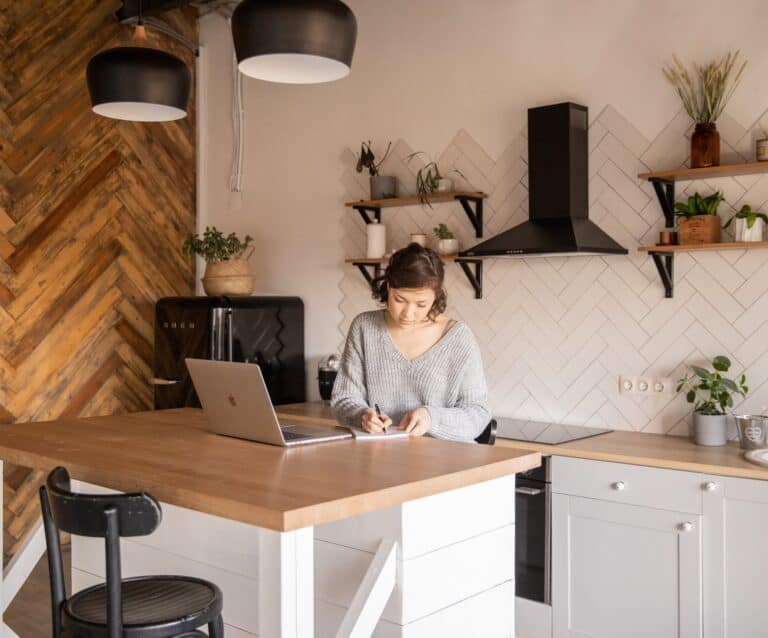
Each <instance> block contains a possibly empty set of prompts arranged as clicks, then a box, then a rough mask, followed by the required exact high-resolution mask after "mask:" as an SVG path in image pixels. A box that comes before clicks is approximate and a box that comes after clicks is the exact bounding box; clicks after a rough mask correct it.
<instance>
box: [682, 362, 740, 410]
mask: <svg viewBox="0 0 768 638" xmlns="http://www.w3.org/2000/svg"><path fill="white" fill-rule="evenodd" d="M712 367H713V368H714V370H712V371H709V370H707V369H706V368H700V367H699V366H691V371H692V372H693V374H692V375H686V376H685V377H683V378H682V379H680V380H679V381H678V382H677V391H678V392H682V391H685V398H686V400H687V401H688V403H693V404H694V407H693V409H694V411H695V412H698V413H699V414H709V415H715V414H725V411H726V409H728V408H732V407H733V395H734V394H738V395H741V396H746V395H747V392H749V388H748V387H747V385H746V383H747V377H746V375H744V374H742V375H741V377H740V378H739V380H738V381H733V380H731V379H728V378H726V377H724V376H723V375H722V374H720V373H721V372H728V370H730V368H731V360H730V359H729V358H728V357H724V356H722V355H720V356H717V357H715V358H714V359H712Z"/></svg>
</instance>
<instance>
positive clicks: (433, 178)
mask: <svg viewBox="0 0 768 638" xmlns="http://www.w3.org/2000/svg"><path fill="white" fill-rule="evenodd" d="M423 154H424V153H423V152H422V151H416V152H415V153H411V154H410V155H409V156H408V157H407V161H408V162H410V161H411V160H412V159H413V158H414V157H417V156H418V155H423ZM449 173H456V174H457V175H459V176H460V177H462V178H463V179H466V177H464V174H463V173H462V172H461V171H460V170H459V169H458V168H454V169H452V170H450V171H449ZM452 189H453V181H452V180H450V179H449V178H447V177H445V175H443V174H442V173H441V172H440V167H439V166H438V165H437V162H434V161H431V162H428V163H427V164H425V165H424V166H422V167H421V168H420V169H419V170H418V171H417V172H416V194H417V195H418V197H419V202H420V203H421V205H422V206H423V205H424V204H426V205H427V206H429V207H430V208H432V204H430V203H429V196H430V195H432V194H433V193H447V192H450V191H451V190H452Z"/></svg>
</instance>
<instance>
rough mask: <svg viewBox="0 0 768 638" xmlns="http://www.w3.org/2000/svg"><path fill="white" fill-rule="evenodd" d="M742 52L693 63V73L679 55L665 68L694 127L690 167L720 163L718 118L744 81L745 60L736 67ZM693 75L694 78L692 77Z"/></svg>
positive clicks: (702, 166) (717, 164) (667, 76)
mask: <svg viewBox="0 0 768 638" xmlns="http://www.w3.org/2000/svg"><path fill="white" fill-rule="evenodd" d="M738 57H739V52H738V51H736V53H728V54H727V55H726V56H725V57H723V58H722V59H720V60H718V61H715V62H710V63H709V64H705V65H704V66H699V65H698V64H694V65H693V74H691V73H689V72H688V69H686V68H685V66H683V64H682V62H680V60H679V59H678V58H677V56H672V60H673V63H672V64H671V65H670V66H668V67H666V68H664V75H665V76H666V78H667V80H669V82H670V84H672V86H674V87H675V90H676V91H677V94H678V95H679V96H680V100H681V101H682V103H683V108H684V109H685V112H686V113H688V115H689V116H690V118H691V119H692V120H693V122H694V124H695V126H694V130H693V135H691V168H705V167H707V166H719V165H720V133H718V132H717V119H718V118H719V117H720V115H722V113H723V110H724V109H725V105H726V104H728V101H729V100H730V99H731V97H732V96H733V92H734V91H735V90H736V87H737V86H738V85H739V82H740V81H741V76H742V74H743V72H744V67H745V66H747V63H746V61H745V62H744V63H742V64H741V66H739V67H738V70H735V69H736V62H737V60H738ZM691 75H693V78H692V77H691Z"/></svg>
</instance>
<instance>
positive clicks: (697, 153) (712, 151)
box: [691, 122, 720, 168]
mask: <svg viewBox="0 0 768 638" xmlns="http://www.w3.org/2000/svg"><path fill="white" fill-rule="evenodd" d="M708 166H720V133H718V132H717V127H716V126H715V124H714V122H712V123H710V124H702V123H697V124H696V127H695V128H694V129H693V135H691V168H706V167H708Z"/></svg>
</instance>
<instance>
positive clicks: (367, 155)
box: [355, 140, 392, 176]
mask: <svg viewBox="0 0 768 638" xmlns="http://www.w3.org/2000/svg"><path fill="white" fill-rule="evenodd" d="M391 148H392V142H390V143H389V144H387V150H386V151H385V153H384V157H382V158H381V160H379V161H378V162H377V161H376V155H375V154H374V153H373V148H372V145H371V142H370V140H369V141H367V142H363V143H362V144H360V155H358V157H357V166H355V170H356V171H357V172H358V173H362V172H363V169H364V168H367V169H368V173H369V174H370V175H371V176H375V175H378V174H379V169H380V168H381V165H382V164H383V163H384V160H385V159H387V156H388V155H389V151H390V149H391Z"/></svg>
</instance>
